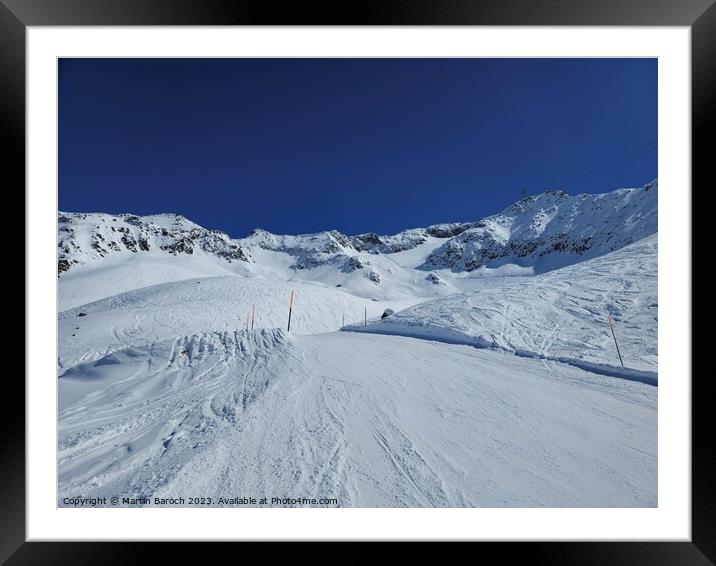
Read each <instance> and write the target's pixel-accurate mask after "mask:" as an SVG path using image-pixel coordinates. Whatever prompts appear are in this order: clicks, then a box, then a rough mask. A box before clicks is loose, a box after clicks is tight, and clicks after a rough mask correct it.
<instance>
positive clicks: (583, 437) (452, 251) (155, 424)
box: [57, 182, 658, 507]
mask: <svg viewBox="0 0 716 566" xmlns="http://www.w3.org/2000/svg"><path fill="white" fill-rule="evenodd" d="M656 193H657V184H656V182H654V183H650V184H648V185H645V186H644V187H643V188H641V189H623V190H619V191H613V192H612V193H607V194H605V195H578V196H575V197H571V196H568V195H566V194H564V193H561V192H559V191H550V192H548V193H544V194H543V195H540V196H536V197H526V198H525V199H522V200H521V201H519V202H518V203H515V204H514V205H512V206H510V207H508V208H506V209H505V210H504V211H502V212H501V213H499V214H496V215H493V216H490V217H487V218H485V219H483V220H481V221H478V222H465V223H452V224H443V225H433V226H429V227H427V228H416V229H410V230H405V231H403V232H400V233H398V234H395V235H389V236H378V235H376V234H372V233H368V234H359V235H356V236H346V235H344V234H341V233H340V232H337V231H335V230H330V231H325V232H320V233H317V234H304V235H297V236H279V235H275V234H271V233H268V232H266V231H263V230H255V231H254V232H253V233H252V234H251V235H250V236H248V237H246V238H243V239H238V240H235V239H232V238H230V237H229V236H228V235H226V234H224V233H222V232H219V231H215V230H208V229H205V228H202V227H201V226H198V225H196V224H194V223H192V222H191V221H189V220H187V219H186V218H184V217H181V216H179V215H170V214H161V215H155V216H150V217H138V216H134V215H129V214H123V215H116V216H112V215H105V214H88V213H77V214H72V213H62V214H61V216H60V236H59V240H58V243H59V249H60V251H59V253H58V360H57V362H58V370H57V371H58V373H57V386H58V402H59V404H58V410H59V423H58V427H59V437H58V474H59V498H58V504H59V505H60V506H64V505H67V503H66V502H65V498H74V497H91V496H108V497H112V496H118V497H130V498H140V497H152V498H153V497H158V498H179V497H184V498H187V497H205V498H211V500H212V501H211V505H212V506H214V505H219V506H227V505H228V506H230V505H233V503H231V502H228V503H227V502H226V501H223V502H222V501H220V500H219V498H222V497H223V498H226V499H227V500H228V499H230V498H232V497H237V496H249V497H257V498H258V497H279V498H283V497H304V498H309V499H314V498H315V499H320V498H330V499H335V503H330V504H329V505H331V506H340V507H480V506H487V507H542V506H549V507H655V506H656V505H657V504H658V501H657V397H658V387H657V385H658V377H657V371H658V350H657V346H658V344H657V337H658V312H657V311H658V292H657V269H658V261H657V256H658V245H657V242H658V236H657V234H656V233H655V231H656V226H657V215H656V204H657V194H656ZM557 267H559V269H556V268H557ZM547 270H551V271H547ZM545 271H546V272H545ZM535 273H538V275H535ZM292 291H293V292H294V293H295V301H294V306H293V312H292V319H291V330H290V332H288V331H287V329H286V326H287V317H288V306H289V296H290V294H291V292H292ZM254 308H255V316H254V317H253V318H252V317H251V315H252V313H254ZM386 309H391V310H392V311H395V312H394V313H393V314H391V315H390V316H388V317H387V318H384V319H381V315H382V314H383V313H384V312H385V311H386ZM247 316H248V317H249V318H248V325H247ZM609 317H611V318H612V319H613V321H614V330H615V332H616V336H617V339H618V340H619V347H620V350H621V354H622V358H623V361H624V367H622V366H621V364H620V362H619V358H618V356H617V352H616V349H615V345H614V339H613V337H612V335H611V333H610V330H609V325H608V320H609ZM135 504H138V505H142V504H143V503H135ZM281 505H282V506H283V505H285V504H281ZM300 506H305V504H300Z"/></svg>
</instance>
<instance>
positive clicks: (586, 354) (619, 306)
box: [345, 234, 658, 382]
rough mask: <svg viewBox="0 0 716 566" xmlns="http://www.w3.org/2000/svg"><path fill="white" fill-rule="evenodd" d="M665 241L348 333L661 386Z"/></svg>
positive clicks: (649, 241)
mask: <svg viewBox="0 0 716 566" xmlns="http://www.w3.org/2000/svg"><path fill="white" fill-rule="evenodd" d="M657 241H658V237H657V235H656V234H654V235H653V236H649V237H647V238H644V239H643V240H640V241H639V242H637V243H635V244H632V245H630V246H627V247H625V248H622V249H621V250H617V251H615V252H612V253H610V254H607V255H604V256H601V257H598V258H596V259H593V260H589V261H585V262H581V263H578V264H575V265H572V266H569V267H566V268H564V269H560V270H556V271H552V272H549V273H546V274H543V275H538V276H534V277H523V278H514V279H512V280H510V281H506V282H504V283H503V284H501V285H499V286H494V287H485V288H483V289H481V290H479V291H474V292H467V293H461V294H455V295H452V296H449V297H447V298H441V299H435V300H431V301H427V302H423V303H420V304H418V305H416V306H414V307H411V308H407V309H405V310H403V311H401V312H397V313H396V314H394V315H393V316H391V317H389V318H386V319H383V320H377V321H373V322H371V323H370V324H369V325H367V326H363V325H360V324H359V325H353V326H348V327H346V328H345V330H352V331H354V332H370V333H378V334H396V335H402V336H414V337H421V338H425V339H428V340H437V341H443V342H449V343H460V344H470V345H473V346H477V347H481V348H493V349H498V350H504V351H507V352H511V353H516V354H519V355H522V356H527V357H535V358H546V359H552V360H557V361H562V362H566V363H574V364H576V365H580V366H581V367H586V368H590V369H592V370H593V371H598V372H608V373H610V374H612V375H621V376H623V377H627V378H635V379H636V378H639V379H645V380H647V382H650V381H654V382H655V381H656V372H657V345H658V314H657V311H658V293H657V256H658V253H657V252H658V248H657ZM610 316H611V317H612V319H613V325H614V330H615V334H616V335H617V339H618V343H619V348H620V352H621V355H622V358H623V361H624V365H625V366H626V368H627V370H623V369H622V368H621V364H620V361H619V355H618V353H617V350H616V347H615V344H614V338H613V336H612V334H611V332H610V329H609V322H608V321H609V317H610ZM630 370H631V371H630Z"/></svg>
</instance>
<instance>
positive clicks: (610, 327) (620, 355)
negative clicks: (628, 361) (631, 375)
mask: <svg viewBox="0 0 716 566" xmlns="http://www.w3.org/2000/svg"><path fill="white" fill-rule="evenodd" d="M609 329H610V330H611V331H612V338H614V345H615V346H616V347H617V354H618V355H619V363H621V365H622V367H624V360H622V353H621V352H620V351H619V344H617V337H616V335H615V334H614V325H613V324H612V315H609Z"/></svg>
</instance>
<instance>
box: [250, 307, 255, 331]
mask: <svg viewBox="0 0 716 566" xmlns="http://www.w3.org/2000/svg"><path fill="white" fill-rule="evenodd" d="M255 319H256V305H254V306H253V307H252V308H251V330H253V329H254V320H255Z"/></svg>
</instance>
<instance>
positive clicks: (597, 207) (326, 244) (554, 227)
mask: <svg viewBox="0 0 716 566" xmlns="http://www.w3.org/2000/svg"><path fill="white" fill-rule="evenodd" d="M657 200H658V183H657V181H656V180H655V181H652V182H650V183H647V184H646V185H644V186H643V187H641V188H637V189H618V190H616V191H612V192H610V193H606V194H599V195H590V194H581V195H574V196H570V195H567V194H566V193H564V192H562V191H547V192H545V193H542V194H540V195H537V196H528V197H525V198H523V199H521V200H520V201H518V202H516V203H514V204H512V205H511V206H509V207H507V208H505V209H504V210H503V211H502V212H500V213H498V214H494V215H492V216H488V217H486V218H483V219H481V220H478V221H476V222H458V223H451V224H436V225H432V226H428V227H426V228H413V229H409V230H404V231H402V232H399V233H398V234H394V235H378V234H375V233H365V234H358V235H353V236H349V235H346V234H343V233H341V232H339V231H337V230H328V231H324V232H318V233H315V234H304V235H277V234H272V233H270V232H267V231H266V230H262V229H256V230H254V231H253V232H252V233H251V234H250V235H249V236H247V237H246V238H240V239H233V238H231V237H229V236H228V235H227V234H225V233H224V232H221V231H218V230H210V229H206V228H203V227H201V226H199V225H197V224H195V223H193V222H191V221H189V220H187V219H186V218H184V217H183V216H180V215H175V214H159V215H153V216H144V217H140V216H136V215H132V214H120V215H116V216H115V215H109V214H102V213H64V212H61V213H59V216H58V228H59V239H58V247H59V253H58V273H59V274H60V275H61V274H62V273H63V272H66V271H68V270H70V269H72V268H73V267H75V266H78V265H87V266H88V267H90V266H92V265H94V264H95V262H98V261H99V262H101V261H102V260H105V259H108V258H113V259H118V258H121V257H127V256H131V255H132V254H143V253H149V254H154V255H159V256H161V255H174V256H184V257H186V256H205V257H207V258H209V259H212V260H218V261H219V262H220V263H222V264H224V265H225V264H226V263H232V262H242V263H244V264H249V263H255V262H257V259H256V256H257V255H259V256H260V255H261V254H260V253H258V254H257V250H266V251H271V252H281V253H284V254H287V255H288V256H289V257H290V265H289V267H290V269H291V270H292V271H293V272H297V271H303V270H312V269H315V268H317V267H321V266H326V265H328V266H332V267H334V268H335V269H336V270H337V271H339V272H343V273H351V272H354V271H358V270H363V269H365V268H366V266H367V265H370V264H371V259H370V257H371V256H379V255H384V256H391V255H393V254H396V253H398V252H404V251H408V250H412V249H415V248H416V247H418V246H421V245H422V244H425V243H426V242H428V241H435V239H439V240H443V242H442V245H438V246H432V247H431V250H430V251H429V253H426V255H425V257H424V258H421V259H422V262H420V263H419V264H416V265H415V266H412V267H417V268H418V269H419V270H422V271H435V270H450V271H451V272H454V273H460V272H470V271H474V270H475V269H478V268H480V267H488V268H494V267H499V266H502V265H506V264H515V265H518V266H522V267H527V266H531V267H534V268H535V271H549V270H551V269H555V268H558V267H563V266H565V265H570V264H572V263H576V262H578V261H581V260H583V259H589V258H592V257H596V256H599V255H602V254H604V253H608V252H610V251H613V250H616V249H619V248H622V247H624V246H626V245H628V244H630V243H632V242H634V241H637V240H639V239H641V238H644V237H646V236H649V235H650V234H653V233H655V232H656V231H657V218H658V215H657ZM385 274H386V273H385V272H383V273H381V271H380V270H377V271H375V270H371V269H366V270H365V273H364V275H365V277H367V278H368V279H370V280H371V281H372V282H373V283H376V284H379V283H380V281H381V275H385Z"/></svg>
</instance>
